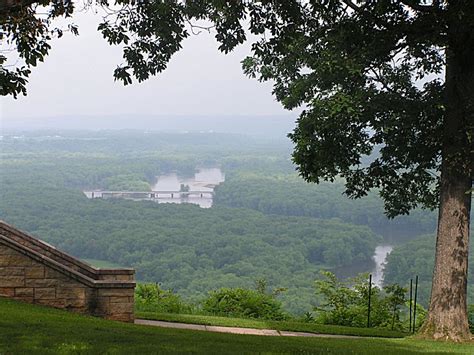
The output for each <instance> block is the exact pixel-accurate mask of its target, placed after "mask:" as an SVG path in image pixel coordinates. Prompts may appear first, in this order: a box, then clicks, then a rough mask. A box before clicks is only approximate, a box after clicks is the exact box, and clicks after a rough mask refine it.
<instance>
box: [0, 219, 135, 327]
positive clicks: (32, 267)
mask: <svg viewBox="0 0 474 355" xmlns="http://www.w3.org/2000/svg"><path fill="white" fill-rule="evenodd" d="M134 276H135V271H134V270H133V269H97V268H94V267H92V266H90V265H88V264H87V263H84V262H82V261H81V260H78V259H76V258H74V257H72V256H71V255H68V254H66V253H64V252H62V251H60V250H58V249H56V248H55V247H53V246H51V245H49V244H47V243H45V242H43V241H41V240H39V239H37V238H34V237H33V236H31V235H29V234H27V233H25V232H22V231H20V230H18V229H16V228H15V227H13V226H11V225H9V224H7V223H5V222H3V221H1V220H0V296H3V297H8V298H12V299H16V300H21V301H25V302H29V303H35V304H41V305H46V306H51V307H56V308H62V309H66V310H70V311H73V312H78V313H83V314H90V315H94V316H99V317H103V318H107V319H113V320H118V321H123V322H133V321H134V313H133V309H134V289H135V281H134V278H135V277H134Z"/></svg>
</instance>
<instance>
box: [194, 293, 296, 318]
mask: <svg viewBox="0 0 474 355" xmlns="http://www.w3.org/2000/svg"><path fill="white" fill-rule="evenodd" d="M202 309H203V311H204V312H208V313H209V314H212V315H217V316H228V317H237V318H238V317H241V318H257V319H270V320H283V319H285V318H286V317H287V316H286V315H285V313H284V312H283V310H282V305H281V302H280V301H278V300H277V299H276V298H275V297H274V296H273V295H269V294H266V293H264V292H260V291H258V290H251V289H245V288H221V289H219V290H216V291H211V292H210V293H209V297H208V298H207V299H206V300H204V302H203V306H202Z"/></svg>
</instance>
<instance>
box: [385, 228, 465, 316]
mask: <svg viewBox="0 0 474 355" xmlns="http://www.w3.org/2000/svg"><path fill="white" fill-rule="evenodd" d="M434 241H435V236H434V235H430V234H428V235H423V236H419V237H418V238H416V239H414V240H412V241H410V242H408V243H405V244H402V245H399V246H396V247H395V248H394V249H393V251H392V252H391V253H390V254H389V255H388V256H387V262H386V265H385V276H384V280H385V282H387V283H398V284H401V285H408V284H409V283H410V279H413V282H414V280H415V276H416V275H418V278H419V284H418V297H417V298H418V300H417V301H418V302H419V303H421V304H422V305H423V306H425V307H427V306H428V301H429V297H430V291H431V275H432V273H433V265H434V249H435V243H434ZM472 250H474V246H473V245H471V251H472ZM472 280H474V261H473V260H472V259H471V260H469V283H468V292H467V296H468V302H471V303H472V302H474V287H473V285H472ZM413 287H414V286H413ZM413 292H414V291H413Z"/></svg>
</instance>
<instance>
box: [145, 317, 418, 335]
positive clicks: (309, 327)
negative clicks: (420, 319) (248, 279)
mask: <svg viewBox="0 0 474 355" xmlns="http://www.w3.org/2000/svg"><path fill="white" fill-rule="evenodd" d="M136 317H137V318H142V319H151V320H161V321H166V322H179V323H189V324H203V325H217V326H224V327H240V328H256V329H275V330H288V331H294V332H307V333H315V334H337V335H355V336H365V337H382V338H403V337H406V336H408V335H410V334H408V333H403V332H399V331H391V330H388V329H379V328H356V327H343V326H337V325H322V324H315V323H303V322H296V321H264V320H257V319H242V318H230V317H229V318H228V317H215V316H207V315H194V314H173V313H155V312H136Z"/></svg>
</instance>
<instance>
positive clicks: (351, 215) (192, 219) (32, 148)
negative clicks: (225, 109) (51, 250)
mask: <svg viewBox="0 0 474 355" xmlns="http://www.w3.org/2000/svg"><path fill="white" fill-rule="evenodd" d="M290 151H291V146H290V145H289V143H288V142H287V141H286V140H283V139H270V138H261V137H260V138H258V137H250V136H243V135H229V134H211V133H187V134H184V133H183V134H178V133H176V134H171V133H166V134H165V133H150V132H148V133H143V132H138V131H115V132H114V131H102V132H89V131H84V132H73V131H69V132H67V131H66V132H12V133H11V134H5V135H4V136H3V137H2V139H1V140H0V152H1V161H0V183H1V187H0V218H1V219H3V220H5V221H6V222H7V223H10V224H13V225H15V226H17V227H19V228H21V229H24V230H26V231H28V232H30V233H32V234H33V235H35V236H38V237H40V238H41V239H43V240H45V241H46V242H49V243H51V244H53V245H55V246H57V247H58V248H60V249H63V250H65V251H66V252H68V253H71V254H73V255H74V256H77V257H80V258H83V259H94V260H101V261H107V262H112V263H114V264H117V265H122V266H131V267H134V268H135V269H136V270H137V279H138V280H140V281H148V282H159V283H161V286H162V287H163V288H165V289H172V290H173V291H174V292H176V293H178V294H180V295H182V296H183V297H184V298H185V299H187V300H190V301H192V302H199V301H200V300H201V299H202V298H203V297H204V296H205V295H206V294H207V293H208V292H209V291H211V290H213V289H217V288H220V287H253V285H254V283H255V281H256V280H258V279H265V280H266V281H267V282H268V285H269V287H270V288H277V287H283V288H286V289H287V290H286V291H285V292H283V293H281V295H280V296H279V298H280V299H281V300H282V301H283V304H284V307H285V309H286V310H287V311H288V312H290V313H294V314H302V313H304V312H307V311H311V310H312V307H313V306H314V305H315V304H316V303H317V296H316V295H315V291H314V280H315V279H317V278H318V275H319V271H320V270H322V269H325V270H332V271H334V272H336V274H340V275H343V276H349V274H351V276H355V274H356V273H357V272H362V271H363V272H370V271H371V270H372V269H373V266H374V265H373V261H372V256H373V254H374V249H375V247H376V246H377V245H380V244H384V243H389V244H392V245H396V247H395V250H394V251H393V252H392V254H391V255H390V256H389V257H388V259H387V260H388V264H387V266H386V270H387V277H386V280H387V282H397V283H400V284H401V285H402V286H406V285H407V283H408V282H409V279H410V278H411V277H414V276H415V275H416V274H419V275H420V295H421V301H422V303H424V304H426V303H427V297H428V295H429V282H430V279H431V267H432V264H433V260H432V259H433V255H434V254H433V250H434V239H433V238H431V239H429V238H427V237H420V239H419V238H418V236H420V235H426V234H430V233H433V232H434V230H435V221H436V216H435V213H433V212H430V211H424V210H415V211H414V212H413V213H412V214H411V215H409V216H401V217H397V218H395V219H394V220H388V219H387V218H386V217H385V215H384V213H383V203H382V201H381V199H380V198H379V197H378V196H377V194H376V193H375V192H374V193H371V194H369V196H367V197H365V198H363V199H360V200H350V199H348V198H347V197H345V196H344V195H343V185H342V183H341V182H339V181H336V182H335V183H322V184H320V185H314V184H307V183H305V182H303V181H302V180H301V179H300V178H299V177H298V175H297V174H296V172H295V169H294V166H293V165H292V163H291V159H290ZM206 166H209V167H212V166H218V167H220V168H221V169H222V171H224V172H225V175H226V181H225V182H224V183H222V184H221V185H219V186H218V187H217V188H216V190H215V196H214V205H213V207H212V208H209V209H204V208H199V207H198V206H196V205H190V204H158V203H155V202H152V201H131V200H124V199H104V200H103V199H88V198H87V197H86V196H85V195H84V193H83V190H85V189H111V190H114V189H115V190H122V189H128V190H140V191H146V190H149V189H151V186H152V184H153V183H154V181H155V180H156V177H157V176H159V175H160V174H166V173H170V172H177V173H178V174H179V175H182V176H191V175H193V174H194V171H195V169H196V168H197V167H206ZM343 270H345V271H343ZM347 270H351V273H349V274H348V273H347ZM472 270H473V269H472V267H471V279H472ZM470 287H471V288H472V286H470ZM470 295H471V297H472V295H473V292H471V293H470ZM470 301H471V302H472V299H471V300H470Z"/></svg>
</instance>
